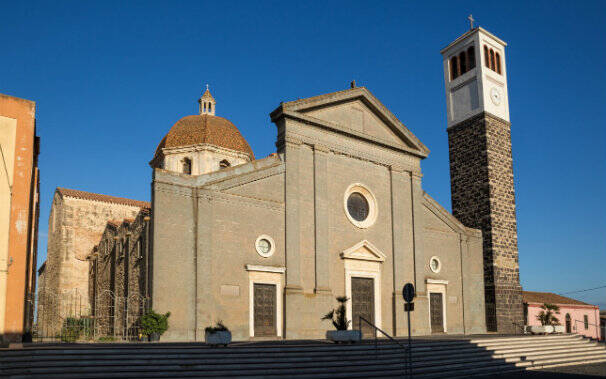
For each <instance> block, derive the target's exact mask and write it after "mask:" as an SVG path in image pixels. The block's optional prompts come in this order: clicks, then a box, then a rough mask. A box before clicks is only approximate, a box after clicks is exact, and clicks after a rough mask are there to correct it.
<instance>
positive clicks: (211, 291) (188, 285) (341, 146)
mask: <svg viewBox="0 0 606 379" xmlns="http://www.w3.org/2000/svg"><path fill="white" fill-rule="evenodd" d="M207 93H208V92H207ZM202 100H203V99H202ZM201 102H202V101H201ZM201 113H202V114H201V115H199V116H189V118H188V117H186V118H184V119H182V120H180V121H178V122H177V123H176V124H175V126H173V128H172V129H171V131H169V133H168V134H167V136H166V137H165V139H164V140H163V143H161V145H160V147H159V149H161V150H162V151H161V152H158V153H157V154H156V158H155V159H154V161H152V165H154V166H155V168H154V177H153V185H152V188H153V194H152V208H153V213H152V225H153V227H152V230H153V241H154V247H153V267H154V269H153V275H152V276H153V278H152V286H153V290H152V294H153V295H152V296H153V297H152V302H153V307H154V309H155V310H156V311H158V312H169V311H170V312H171V317H170V327H169V330H168V331H167V334H166V336H165V338H166V339H168V340H202V339H203V338H204V328H205V327H207V326H209V325H211V324H214V323H215V322H216V321H219V320H221V321H223V323H224V324H225V325H227V326H228V327H229V328H230V329H231V330H232V333H233V334H234V338H235V339H248V338H251V337H262V336H263V337H266V336H273V337H277V338H289V339H297V338H323V336H324V334H325V331H326V330H329V329H331V328H332V325H331V324H330V323H329V322H326V321H322V320H321V317H322V316H323V315H324V314H325V313H326V312H328V311H329V310H330V309H332V308H333V307H334V306H335V304H336V301H335V297H336V296H347V297H348V298H349V299H350V301H348V303H347V311H348V318H349V319H350V320H352V325H350V327H356V328H357V324H358V321H357V320H359V317H360V316H362V317H364V318H365V319H367V320H369V321H370V322H372V323H374V324H375V325H376V326H377V327H379V328H382V329H384V330H386V331H388V332H389V333H392V334H393V335H397V336H402V335H405V334H406V333H407V331H406V329H405V325H406V318H405V317H406V316H405V313H404V305H403V300H402V296H401V288H402V286H403V285H404V284H405V283H407V282H412V283H414V284H415V285H416V289H417V298H416V300H415V311H414V312H412V313H411V316H412V325H413V333H414V334H418V335H422V334H430V333H432V332H433V333H436V332H447V333H454V334H461V333H482V332H485V331H486V324H485V317H484V288H483V260H482V234H481V232H480V231H479V230H476V229H470V228H467V227H465V226H464V225H463V224H461V223H460V222H459V221H458V220H457V219H455V218H454V217H453V216H452V215H451V214H450V213H449V212H448V211H446V210H445V209H444V208H443V207H441V206H440V205H439V204H438V203H437V202H436V201H435V200H434V199H432V198H431V197H430V196H429V195H428V194H427V193H425V192H424V191H423V189H422V173H421V167H420V162H421V160H422V159H423V158H425V157H427V155H428V153H429V151H428V149H427V148H426V147H425V146H424V145H423V144H422V143H421V142H420V141H419V140H418V139H417V138H416V137H415V136H414V135H413V134H412V133H411V132H410V131H409V130H408V129H407V128H406V127H405V126H404V125H403V124H402V123H401V122H400V121H399V120H398V119H396V117H395V116H394V115H393V114H392V113H391V112H389V110H387V109H386V108H385V107H384V106H383V105H382V104H381V103H380V102H379V100H378V99H377V98H375V97H374V96H373V95H372V94H371V93H370V91H368V90H367V89H366V88H363V87H357V88H351V89H348V90H345V91H340V92H335V93H330V94H326V95H321V96H316V97H312V98H308V99H302V100H297V101H293V102H287V103H282V104H281V105H280V106H279V107H278V108H277V109H276V110H274V111H273V112H272V113H271V119H272V121H273V122H274V124H275V125H276V128H277V135H278V138H277V142H276V145H277V148H278V153H277V154H272V155H271V156H269V157H266V158H263V159H257V160H252V159H250V160H248V161H247V162H246V163H242V164H238V165H236V166H231V165H230V166H226V167H223V168H221V167H220V162H221V160H222V159H223V156H224V155H229V154H231V156H234V157H235V156H236V155H237V152H238V151H239V152H241V153H245V154H247V153H248V150H249V149H248V148H247V146H248V144H246V143H245V141H244V140H243V138H242V137H241V136H240V135H239V133H238V132H237V129H236V128H235V126H233V125H231V123H229V124H230V128H231V133H233V135H234V136H236V137H238V136H239V137H238V138H241V140H238V141H236V140H237V139H238V138H235V139H229V140H228V142H227V143H223V142H222V141H221V142H220V143H222V144H223V146H218V147H213V148H216V149H217V150H219V149H221V154H220V156H219V157H217V159H216V161H217V162H216V164H215V168H214V170H213V171H211V172H207V173H204V174H201V175H190V174H189V173H188V172H190V170H193V171H196V169H197V168H196V165H197V164H199V163H197V162H199V161H200V160H198V159H197V158H198V154H199V151H201V150H205V149H210V146H204V145H205V144H207V142H205V141H208V138H209V136H212V135H221V136H225V135H229V133H227V132H225V131H224V130H221V128H222V127H223V126H224V124H226V123H228V121H227V120H225V119H219V117H217V116H214V115H211V114H209V113H205V112H204V110H202V111H201ZM191 117H195V119H196V120H197V122H198V123H199V124H198V125H199V126H198V128H197V129H195V128H189V127H188V126H189V125H190V123H191ZM209 128H216V129H217V130H215V131H213V130H209ZM198 131H199V135H196V133H198ZM205 138H206V140H205ZM177 140H178V141H185V142H186V143H190V142H196V143H190V144H189V145H185V146H179V147H176V146H171V147H168V148H167V147H162V146H166V144H167V143H168V142H170V141H177ZM215 143H216V142H215ZM238 146H239V148H237V147H238ZM175 149H178V153H176V152H175V153H173V151H174V150H175ZM188 151H189V153H190V154H191V155H190V156H187V157H183V158H181V155H180V156H179V157H180V167H181V172H178V170H177V171H175V170H174V167H175V166H174V165H170V164H169V165H168V166H169V167H168V169H163V168H160V167H163V164H162V158H163V159H164V161H169V160H170V158H171V156H170V155H171V154H184V153H185V154H187V153H188ZM228 153H229V154H228ZM159 156H160V158H158V157H159ZM250 158H252V157H250ZM191 165H193V166H191ZM177 167H179V165H177ZM183 171H185V173H184V172H183ZM198 172H199V171H198Z"/></svg>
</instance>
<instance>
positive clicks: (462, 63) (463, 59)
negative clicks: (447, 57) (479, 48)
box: [459, 51, 467, 75]
mask: <svg viewBox="0 0 606 379" xmlns="http://www.w3.org/2000/svg"><path fill="white" fill-rule="evenodd" d="M459 66H460V67H461V71H460V72H461V75H463V74H464V73H466V72H467V54H466V53H465V52H464V51H461V54H459Z"/></svg>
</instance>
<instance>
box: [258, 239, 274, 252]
mask: <svg viewBox="0 0 606 379" xmlns="http://www.w3.org/2000/svg"><path fill="white" fill-rule="evenodd" d="M257 247H258V248H259V251H261V253H263V254H267V253H269V249H271V244H270V243H269V241H268V240H266V239H265V238H262V239H260V240H259V242H257Z"/></svg>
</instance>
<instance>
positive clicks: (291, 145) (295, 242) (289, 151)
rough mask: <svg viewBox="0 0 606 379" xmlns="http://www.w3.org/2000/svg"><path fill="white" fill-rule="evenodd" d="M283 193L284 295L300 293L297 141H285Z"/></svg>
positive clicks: (298, 145)
mask: <svg viewBox="0 0 606 379" xmlns="http://www.w3.org/2000/svg"><path fill="white" fill-rule="evenodd" d="M285 150H286V151H285V160H286V163H285V164H286V173H285V180H286V183H285V192H286V196H285V197H286V204H285V205H286V209H285V212H286V231H285V232H286V238H285V240H286V289H285V290H286V294H288V293H289V292H293V291H294V292H300V291H301V290H302V287H301V255H300V251H299V250H300V237H301V236H300V224H299V187H300V183H299V154H300V144H299V143H298V141H296V140H295V141H291V140H287V141H286V144H285Z"/></svg>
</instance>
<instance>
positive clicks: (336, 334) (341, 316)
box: [322, 296, 362, 343]
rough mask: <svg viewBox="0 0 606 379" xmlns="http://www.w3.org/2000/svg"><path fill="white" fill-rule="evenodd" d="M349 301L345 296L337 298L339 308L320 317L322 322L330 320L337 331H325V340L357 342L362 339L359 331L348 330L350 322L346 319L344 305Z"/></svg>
mask: <svg viewBox="0 0 606 379" xmlns="http://www.w3.org/2000/svg"><path fill="white" fill-rule="evenodd" d="M348 300H349V299H348V298H347V297H346V296H339V297H337V301H338V302H339V306H338V307H337V309H333V310H331V311H330V312H328V313H327V314H325V315H324V317H322V320H330V321H332V324H333V325H334V327H335V329H337V330H328V331H326V339H328V340H331V341H333V342H336V343H339V342H352V343H353V342H358V341H360V340H361V339H362V333H361V332H360V331H359V330H348V328H349V324H350V323H351V320H348V319H347V317H346V315H345V314H346V310H345V303H347V301H348Z"/></svg>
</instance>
